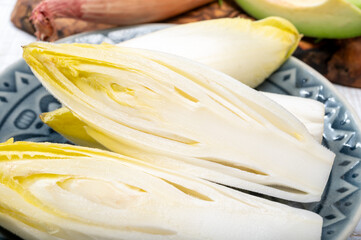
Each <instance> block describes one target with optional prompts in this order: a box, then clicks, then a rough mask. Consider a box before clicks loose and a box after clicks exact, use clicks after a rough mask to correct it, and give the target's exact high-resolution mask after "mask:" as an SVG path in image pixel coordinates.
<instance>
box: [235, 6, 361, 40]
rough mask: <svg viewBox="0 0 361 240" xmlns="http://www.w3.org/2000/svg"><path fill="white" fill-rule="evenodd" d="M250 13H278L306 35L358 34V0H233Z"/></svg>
mask: <svg viewBox="0 0 361 240" xmlns="http://www.w3.org/2000/svg"><path fill="white" fill-rule="evenodd" d="M236 2H237V3H238V4H239V5H240V6H241V7H242V8H243V9H244V10H245V11H246V12H247V13H249V14H250V15H252V16H253V17H255V18H258V19H262V18H265V17H268V16H280V17H284V18H286V19H288V20H290V21H291V22H292V23H293V24H294V25H295V26H296V27H297V29H298V30H299V31H300V32H301V33H303V34H304V35H306V36H308V37H317V38H350V37H357V36H361V0H348V1H347V0H316V1H308V0H307V1H299V0H297V1H292V0H282V1H275V0H236Z"/></svg>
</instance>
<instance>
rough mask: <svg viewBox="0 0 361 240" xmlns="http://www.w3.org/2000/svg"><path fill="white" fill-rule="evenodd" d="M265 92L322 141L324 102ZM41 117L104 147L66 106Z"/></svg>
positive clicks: (72, 136)
mask: <svg viewBox="0 0 361 240" xmlns="http://www.w3.org/2000/svg"><path fill="white" fill-rule="evenodd" d="M264 94H265V95H266V96H267V97H269V98H270V99H272V100H274V101H275V102H277V103H278V104H280V105H281V106H283V107H284V108H286V109H287V110H288V111H290V112H291V113H292V114H293V115H295V117H297V119H299V120H300V121H301V122H302V123H303V124H304V125H305V127H306V128H307V130H308V131H309V132H310V134H311V135H312V136H313V137H314V138H315V139H316V140H317V141H318V142H321V140H322V134H323V122H324V120H323V119H324V115H325V108H324V105H323V104H322V103H320V102H318V101H315V100H312V99H306V98H300V97H291V96H285V95H280V94H273V93H264ZM40 117H41V120H42V121H43V122H44V123H45V124H47V125H48V126H49V127H51V128H52V129H54V130H55V131H57V132H58V133H60V134H61V135H63V136H64V137H65V138H67V139H68V140H70V141H72V142H73V143H75V144H78V145H80V146H87V147H96V148H103V146H101V145H100V144H99V143H98V142H97V141H95V140H94V139H93V138H92V137H90V136H89V135H88V133H87V132H86V129H85V127H86V124H85V123H84V122H82V121H81V120H80V119H79V118H78V117H77V116H75V115H74V114H73V113H72V112H71V111H70V110H69V109H67V108H65V107H62V108H59V109H56V110H54V111H52V112H47V113H42V114H41V115H40Z"/></svg>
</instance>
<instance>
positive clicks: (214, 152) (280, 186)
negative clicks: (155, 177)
mask: <svg viewBox="0 0 361 240" xmlns="http://www.w3.org/2000/svg"><path fill="white" fill-rule="evenodd" d="M24 59H25V60H26V62H27V63H28V64H29V66H30V67H31V68H32V70H33V72H34V73H35V74H36V76H37V77H38V78H39V79H40V80H41V82H42V84H43V85H44V86H45V87H46V88H47V89H48V90H49V91H50V92H51V93H53V94H54V96H56V97H57V98H58V99H59V100H60V101H61V102H62V103H63V104H64V105H65V106H66V107H68V108H69V109H70V110H71V111H72V112H74V113H75V114H76V115H77V116H78V117H79V118H80V119H81V120H82V121H83V122H84V123H85V124H86V125H87V126H89V128H88V129H87V131H88V134H89V135H90V136H91V137H93V138H94V139H95V140H96V141H97V142H99V143H101V144H102V145H103V146H105V147H106V148H108V149H111V150H112V151H116V152H119V153H124V154H128V155H131V156H134V157H139V158H141V159H143V160H147V161H150V162H153V163H154V164H158V166H163V167H167V168H169V169H175V170H178V171H183V172H187V173H192V174H193V175H195V176H197V177H202V178H204V179H208V180H211V181H214V182H218V183H222V184H226V185H230V186H234V187H239V188H244V189H247V190H251V191H256V192H261V193H265V194H269V195H272V196H277V197H280V198H285V199H289V200H296V201H304V202H308V201H317V200H319V199H320V196H321V194H322V192H323V189H324V187H325V184H326V182H327V179H328V175H329V173H330V169H331V166H332V163H333V158H334V154H333V153H332V152H331V151H329V150H327V149H326V148H324V147H323V146H321V145H320V144H319V143H318V142H317V141H316V140H314V139H313V137H312V136H311V135H310V134H309V133H308V132H307V129H306V128H305V127H304V125H303V124H302V123H300V122H299V121H298V120H297V119H296V118H295V117H294V116H293V115H292V114H291V113H289V112H288V111H286V110H285V109H284V108H282V107H281V106H279V105H278V104H276V103H275V102H273V101H271V100H270V99H268V98H267V97H265V96H264V95H263V94H261V93H259V92H257V91H255V90H253V89H251V88H249V87H247V86H246V85H244V84H242V83H240V82H239V81H237V80H235V79H233V78H231V77H229V76H227V75H225V74H223V73H221V72H218V71H215V70H213V69H212V68H210V67H207V66H205V65H201V64H199V63H196V62H193V61H190V60H188V59H185V58H181V57H178V56H173V55H169V54H164V53H160V52H154V51H147V50H141V49H134V48H123V47H115V46H112V45H90V44H57V45H55V44H47V43H33V44H30V45H28V46H26V47H25V48H24ZM300 169H302V171H300Z"/></svg>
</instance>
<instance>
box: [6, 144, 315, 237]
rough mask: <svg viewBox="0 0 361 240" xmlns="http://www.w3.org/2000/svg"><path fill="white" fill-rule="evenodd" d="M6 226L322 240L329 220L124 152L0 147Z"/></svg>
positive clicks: (99, 233)
mask: <svg viewBox="0 0 361 240" xmlns="http://www.w3.org/2000/svg"><path fill="white" fill-rule="evenodd" d="M0 174H1V178H0V193H1V195H2V196H6V197H2V198H0V220H1V225H2V226H3V227H5V228H7V229H9V230H11V231H13V232H14V233H16V234H18V235H19V236H21V237H23V238H24V239H77V240H85V239H99V240H100V239H102V240H103V239H104V240H110V239H129V240H132V239H133V240H139V239H144V240H147V239H157V240H162V239H164V240H165V239H210V240H211V239H214V240H219V239H250V240H256V239H259V240H262V239H270V240H272V239H274V240H282V239H284V240H288V239H300V240H303V239H308V240H313V239H320V236H321V228H322V218H321V217H320V216H318V215H317V214H315V213H312V212H308V211H305V210H301V209H296V208H291V207H288V206H286V205H283V204H279V203H275V202H272V201H269V200H265V199H262V198H258V197H254V196H251V195H248V194H245V193H241V192H238V191H235V190H232V189H228V188H226V187H222V186H220V185H217V184H214V183H211V182H208V181H204V180H200V179H197V178H191V177H188V176H184V175H181V174H178V173H174V172H170V171H167V170H164V169H160V168H157V167H153V166H149V165H147V164H145V163H144V162H141V161H138V160H136V159H133V158H129V157H125V156H122V155H119V154H115V153H111V152H106V151H101V150H95V149H90V148H83V147H77V146H71V145H62V144H54V143H31V142H16V143H12V141H8V142H6V143H2V144H0Z"/></svg>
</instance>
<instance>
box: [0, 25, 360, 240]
mask: <svg viewBox="0 0 361 240" xmlns="http://www.w3.org/2000/svg"><path fill="white" fill-rule="evenodd" d="M168 26H170V25H167V24H147V25H140V26H136V27H128V28H118V29H110V30H104V31H97V32H91V33H85V34H80V35H76V36H72V37H69V38H66V39H63V40H62V41H60V42H85V43H94V44H98V43H101V42H108V43H113V44H115V43H118V42H121V41H125V40H127V39H131V38H134V37H137V36H139V35H143V34H145V33H148V32H152V31H156V30H159V29H162V28H165V27H168ZM19 47H20V46H19ZM259 89H261V90H263V91H268V92H275V93H281V94H287V95H294V96H300V97H305V98H312V99H316V100H318V101H320V102H322V103H324V104H325V106H326V115H325V129H324V138H323V144H324V145H325V146H327V147H328V148H329V149H331V150H332V151H333V152H334V153H336V159H335V163H334V166H333V169H332V172H331V176H330V179H329V181H328V184H327V187H326V190H325V192H324V194H323V197H322V200H321V201H320V202H317V203H311V204H299V203H298V204H297V203H290V202H287V204H290V205H293V206H296V207H302V208H306V209H309V210H311V211H314V212H316V213H318V214H320V215H321V216H322V217H323V219H324V223H323V232H322V239H332V240H334V239H340V240H341V239H346V238H347V237H348V236H349V234H350V233H351V232H352V230H353V229H354V228H355V226H356V224H357V222H358V221H359V217H360V215H361V207H360V206H361V200H360V199H361V198H360V195H361V192H360V191H359V188H360V187H361V165H360V157H361V142H360V140H361V139H360V133H361V131H360V129H361V123H360V122H359V121H358V119H357V117H356V114H355V113H354V112H353V110H352V109H351V108H350V106H349V105H348V104H347V103H346V102H345V100H344V99H343V98H342V97H341V96H340V95H339V94H338V93H337V91H336V90H335V88H334V87H333V86H332V85H331V84H330V83H329V82H328V81H327V80H326V79H325V78H323V77H322V76H321V75H320V74H319V73H317V72H316V71H315V70H313V69H312V68H310V67H308V66H307V65H305V64H304V63H302V62H300V61H298V60H297V59H295V58H291V59H289V60H288V61H287V62H286V63H285V64H284V65H283V66H282V67H280V68H279V69H278V70H277V71H276V72H275V73H274V74H273V75H272V76H271V77H270V78H269V79H268V80H267V81H266V82H265V83H264V84H262V86H260V87H259ZM60 106H61V105H60V103H59V102H58V101H57V100H56V99H55V98H54V97H53V96H51V95H50V94H49V93H48V92H47V91H46V90H45V89H44V88H43V87H42V86H41V84H40V82H39V81H38V80H37V79H36V78H35V77H34V75H33V74H32V73H31V71H30V69H29V68H28V67H27V65H26V63H25V62H24V61H22V60H21V61H19V62H17V63H15V64H14V65H12V66H10V67H9V68H7V69H6V71H4V72H3V73H2V74H0V142H3V141H5V140H7V139H9V138H10V137H14V138H15V140H26V141H37V142H43V141H48V142H60V143H64V142H67V140H66V139H64V138H63V137H62V136H60V135H59V134H58V133H56V132H54V131H53V130H52V129H50V128H49V127H47V126H46V125H44V124H43V123H42V122H41V121H40V119H39V117H38V115H39V114H40V113H42V112H48V111H52V110H54V109H56V108H58V107H60ZM0 239H6V240H9V239H19V238H17V237H15V236H14V235H12V234H11V233H9V232H7V231H6V230H5V229H0Z"/></svg>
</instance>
